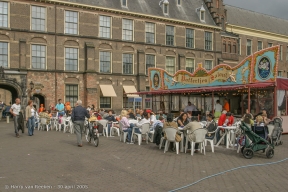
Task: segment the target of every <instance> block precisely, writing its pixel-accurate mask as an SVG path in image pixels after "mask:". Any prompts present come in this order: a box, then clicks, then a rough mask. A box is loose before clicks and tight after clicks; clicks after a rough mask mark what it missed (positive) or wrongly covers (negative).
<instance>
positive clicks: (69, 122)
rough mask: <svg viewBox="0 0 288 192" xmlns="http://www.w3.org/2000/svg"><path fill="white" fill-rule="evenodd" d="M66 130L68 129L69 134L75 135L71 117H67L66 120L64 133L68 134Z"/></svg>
mask: <svg viewBox="0 0 288 192" xmlns="http://www.w3.org/2000/svg"><path fill="white" fill-rule="evenodd" d="M66 128H67V130H69V132H70V133H71V134H72V133H74V128H73V123H72V120H71V117H67V118H66V120H65V124H64V130H63V132H64V133H66V131H67V130H66Z"/></svg>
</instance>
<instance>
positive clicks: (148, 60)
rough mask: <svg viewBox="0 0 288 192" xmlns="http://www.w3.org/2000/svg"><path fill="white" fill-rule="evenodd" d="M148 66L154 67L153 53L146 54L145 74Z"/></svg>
mask: <svg viewBox="0 0 288 192" xmlns="http://www.w3.org/2000/svg"><path fill="white" fill-rule="evenodd" d="M150 67H155V55H146V75H148V69H149V68H150Z"/></svg>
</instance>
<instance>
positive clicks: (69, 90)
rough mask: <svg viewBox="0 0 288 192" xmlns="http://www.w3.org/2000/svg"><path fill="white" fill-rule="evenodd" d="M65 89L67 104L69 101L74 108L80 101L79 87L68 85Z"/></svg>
mask: <svg viewBox="0 0 288 192" xmlns="http://www.w3.org/2000/svg"><path fill="white" fill-rule="evenodd" d="M65 87H66V88H65V89H66V90H65V102H67V101H69V102H70V105H71V107H74V105H75V103H76V102H77V100H78V85H66V86H65Z"/></svg>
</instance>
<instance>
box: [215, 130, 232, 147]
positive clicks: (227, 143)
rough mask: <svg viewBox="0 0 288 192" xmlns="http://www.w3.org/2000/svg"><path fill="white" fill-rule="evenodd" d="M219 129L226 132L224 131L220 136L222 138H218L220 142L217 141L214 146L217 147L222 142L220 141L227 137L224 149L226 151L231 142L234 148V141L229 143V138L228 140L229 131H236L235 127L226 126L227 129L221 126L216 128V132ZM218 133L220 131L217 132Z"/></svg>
mask: <svg viewBox="0 0 288 192" xmlns="http://www.w3.org/2000/svg"><path fill="white" fill-rule="evenodd" d="M219 129H225V130H226V131H225V133H224V134H223V135H222V137H221V138H220V140H219V141H218V143H217V144H216V146H219V144H220V143H221V142H222V140H223V139H224V138H225V136H226V135H227V137H226V148H227V149H228V148H229V143H230V144H231V142H232V144H233V146H234V143H235V141H231V138H230V136H231V135H230V133H231V131H232V130H235V129H237V126H227V127H223V126H218V130H219ZM219 131H220V130H219ZM215 134H217V133H215Z"/></svg>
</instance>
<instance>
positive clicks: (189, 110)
mask: <svg viewBox="0 0 288 192" xmlns="http://www.w3.org/2000/svg"><path fill="white" fill-rule="evenodd" d="M192 111H196V106H195V105H194V104H192V103H191V102H190V101H188V105H187V106H186V107H185V109H184V112H192Z"/></svg>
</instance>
